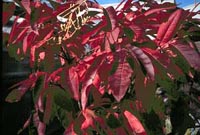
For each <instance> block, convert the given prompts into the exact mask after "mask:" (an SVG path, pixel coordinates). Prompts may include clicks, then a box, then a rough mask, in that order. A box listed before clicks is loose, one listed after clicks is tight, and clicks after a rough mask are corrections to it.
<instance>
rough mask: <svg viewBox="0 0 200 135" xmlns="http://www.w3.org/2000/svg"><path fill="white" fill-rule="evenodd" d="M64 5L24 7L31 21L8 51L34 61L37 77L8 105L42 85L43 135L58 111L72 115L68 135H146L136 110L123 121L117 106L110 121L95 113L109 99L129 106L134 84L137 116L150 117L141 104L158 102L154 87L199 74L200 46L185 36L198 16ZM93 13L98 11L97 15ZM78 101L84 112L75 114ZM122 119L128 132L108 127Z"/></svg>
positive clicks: (26, 3) (136, 5)
mask: <svg viewBox="0 0 200 135" xmlns="http://www.w3.org/2000/svg"><path fill="white" fill-rule="evenodd" d="M57 2H58V3H55V5H56V6H54V9H52V8H50V7H48V6H46V5H45V4H42V3H40V2H38V1H37V2H32V1H30V0H22V1H21V2H20V3H21V6H22V7H23V8H24V11H25V14H26V15H25V16H24V20H23V21H22V22H21V23H17V20H18V17H16V19H15V21H14V24H13V27H12V31H11V33H10V38H9V44H8V49H12V48H16V49H15V52H14V53H16V54H17V55H16V57H20V59H23V58H24V57H29V58H30V67H31V68H33V69H34V72H33V73H32V74H31V75H30V77H29V78H28V79H27V80H25V81H22V82H20V83H18V84H17V85H15V86H14V88H16V89H15V90H13V91H12V92H11V93H10V94H9V95H8V97H7V99H6V100H7V101H8V102H15V101H18V100H20V99H21V97H22V96H23V95H24V94H25V92H26V91H27V90H34V87H35V85H37V82H38V81H41V80H40V79H42V81H41V83H40V86H39V90H37V93H36V99H35V101H34V102H35V110H36V112H35V114H34V121H35V126H36V127H37V129H38V134H41V135H42V134H45V127H46V124H48V122H49V119H51V117H53V115H52V114H51V113H50V112H53V108H55V106H59V109H61V110H67V111H65V116H64V117H67V118H66V119H68V120H69V122H68V123H69V124H68V125H63V126H64V127H65V128H66V130H65V133H64V134H65V135H71V134H72V135H75V134H79V133H82V134H87V132H89V129H90V128H93V129H95V131H97V132H99V133H100V132H102V131H101V130H100V129H103V130H104V133H106V134H119V135H122V134H126V133H130V134H133V133H134V134H138V135H139V134H143V135H146V134H147V133H146V131H145V129H144V128H145V127H143V126H142V124H141V122H140V121H139V120H138V119H137V118H136V117H135V116H134V115H133V114H132V113H131V111H133V108H134V107H133V108H132V109H131V108H130V110H131V111H130V110H127V108H126V109H123V107H122V108H121V111H122V113H116V112H114V111H113V110H114V109H113V108H115V106H114V105H113V106H112V108H109V109H107V110H106V109H105V113H106V115H103V114H97V113H96V107H101V106H102V105H103V104H106V103H107V102H109V101H108V100H107V98H104V97H103V96H104V95H105V94H106V93H108V95H110V96H111V95H112V96H113V97H114V99H113V101H114V100H115V101H114V102H116V103H118V102H122V100H124V97H125V95H126V93H127V90H128V89H129V88H130V85H132V83H133V82H134V80H135V81H136V82H137V83H138V84H137V85H136V86H134V89H136V98H138V99H137V100H136V101H138V102H140V103H141V104H136V108H135V109H136V110H137V111H142V112H144V111H146V110H147V109H146V108H143V107H142V102H141V101H140V100H142V101H143V99H142V98H143V95H145V94H146V95H145V97H148V98H147V99H149V97H150V98H151V97H152V96H153V94H152V93H151V90H149V89H148V86H149V84H152V83H153V84H156V83H158V84H159V81H160V79H159V78H162V77H167V78H168V79H171V80H173V79H178V78H179V77H180V76H184V75H187V74H189V73H191V72H190V71H192V70H193V69H195V70H198V71H199V70H200V60H199V59H200V55H199V52H198V51H197V50H195V47H194V46H195V44H194V43H191V41H190V43H189V42H188V41H187V39H186V38H185V37H184V36H185V35H184V34H183V35H181V34H179V32H180V30H181V29H182V28H183V26H184V23H185V22H188V21H192V17H191V15H195V13H193V14H190V12H189V11H185V10H183V9H179V8H177V7H176V5H175V4H171V3H164V4H158V3H157V2H155V1H152V0H149V2H138V1H136V2H134V1H132V0H128V1H127V2H122V3H121V5H120V6H118V8H114V7H107V8H103V7H102V6H100V5H98V4H97V3H95V2H92V1H80V0H75V1H69V2H67V3H64V4H60V3H59V2H62V1H60V0H57ZM94 7H95V8H96V9H97V8H98V10H96V11H92V10H91V9H92V8H94ZM120 7H121V8H120ZM9 13H10V12H6V13H5V14H9ZM6 17H7V16H6ZM6 20H7V18H5V22H6ZM191 44H192V46H191ZM177 56H181V57H183V58H184V59H186V60H187V62H188V63H187V64H188V65H189V66H191V69H190V70H188V71H186V70H184V67H181V66H180V65H178V64H177V63H175V62H174V61H173V59H175V58H176V57H177ZM192 68H193V69H192ZM139 85H140V86H139ZM160 85H161V84H160ZM145 86H146V88H145ZM137 88H139V89H137ZM149 88H154V89H155V88H156V86H155V85H151V87H149ZM144 90H146V91H145V92H146V93H143V95H142V94H141V92H140V91H144ZM149 93H150V94H149ZM91 95H93V100H94V101H93V102H94V103H93V102H92V101H91V99H90V97H91ZM94 95H98V96H94ZM153 97H154V96H153ZM73 99H74V100H75V102H76V104H77V105H78V106H79V111H77V110H75V109H71V108H73V105H71V106H70V104H72V103H71V102H72V100H73ZM74 100H73V101H74ZM113 101H112V102H113ZM147 102H148V101H147ZM133 103H134V102H132V101H131V103H130V104H133ZM149 104H150V103H149ZM138 105H139V106H138ZM128 106H129V103H128ZM124 108H125V107H124ZM39 112H40V113H44V118H43V119H41V118H39V116H38V113H39ZM73 113H74V114H73ZM75 114H76V117H75V116H74V115H75ZM68 116H70V118H68ZM120 119H123V121H126V122H127V125H125V127H120V126H118V127H112V124H109V122H107V121H117V122H118V121H120ZM63 120H65V119H63ZM77 121H78V123H79V124H77ZM117 122H116V123H117ZM95 123H98V124H95ZM120 124H121V123H120V122H119V125H120ZM25 125H26V124H25ZM75 126H77V127H79V129H81V131H80V132H79V130H77V129H76V128H75ZM25 127H27V126H24V128H25ZM99 127H100V129H99ZM110 128H111V129H110ZM113 128H114V129H115V128H116V131H114V130H112V129H113ZM76 132H77V133H76Z"/></svg>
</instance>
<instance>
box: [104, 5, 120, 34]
mask: <svg viewBox="0 0 200 135" xmlns="http://www.w3.org/2000/svg"><path fill="white" fill-rule="evenodd" d="M104 15H105V17H106V20H107V27H108V31H110V30H113V29H114V28H115V27H116V25H117V20H116V18H117V16H116V11H115V9H114V8H113V7H112V6H110V7H107V8H106V9H104Z"/></svg>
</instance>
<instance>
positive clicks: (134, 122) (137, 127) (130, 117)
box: [124, 111, 147, 135]
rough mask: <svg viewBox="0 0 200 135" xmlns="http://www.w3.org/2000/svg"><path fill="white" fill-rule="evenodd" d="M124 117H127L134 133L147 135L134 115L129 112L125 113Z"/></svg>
mask: <svg viewBox="0 0 200 135" xmlns="http://www.w3.org/2000/svg"><path fill="white" fill-rule="evenodd" d="M124 116H125V117H126V119H127V121H128V123H129V125H130V127H131V129H132V131H133V133H136V134H138V135H141V134H142V135H147V133H146V131H145V129H144V127H143V126H142V124H141V122H140V121H139V120H138V119H137V118H136V117H135V116H134V115H133V114H131V113H130V112H129V111H124Z"/></svg>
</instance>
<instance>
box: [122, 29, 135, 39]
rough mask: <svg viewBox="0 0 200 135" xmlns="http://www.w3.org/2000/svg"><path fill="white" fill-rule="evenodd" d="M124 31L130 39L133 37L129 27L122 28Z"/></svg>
mask: <svg viewBox="0 0 200 135" xmlns="http://www.w3.org/2000/svg"><path fill="white" fill-rule="evenodd" d="M124 33H125V34H126V36H127V37H128V38H129V39H130V40H131V41H132V39H133V37H134V32H133V31H132V30H131V29H130V28H126V27H125V28H124Z"/></svg>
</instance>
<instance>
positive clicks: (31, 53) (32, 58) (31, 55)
mask: <svg viewBox="0 0 200 135" xmlns="http://www.w3.org/2000/svg"><path fill="white" fill-rule="evenodd" d="M35 49H36V47H35V46H32V47H31V52H30V60H29V61H30V67H31V68H33V66H34V62H35Z"/></svg>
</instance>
